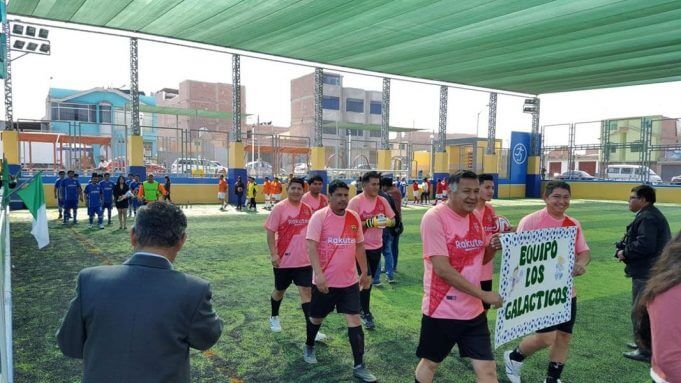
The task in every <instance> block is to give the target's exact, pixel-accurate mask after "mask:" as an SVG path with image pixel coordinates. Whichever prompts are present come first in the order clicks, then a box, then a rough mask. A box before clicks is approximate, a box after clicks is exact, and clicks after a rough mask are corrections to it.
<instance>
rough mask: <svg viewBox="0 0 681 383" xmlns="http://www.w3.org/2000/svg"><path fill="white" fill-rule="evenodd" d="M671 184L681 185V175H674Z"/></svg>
mask: <svg viewBox="0 0 681 383" xmlns="http://www.w3.org/2000/svg"><path fill="white" fill-rule="evenodd" d="M671 184H672V185H681V175H678V176H674V177H672V180H671Z"/></svg>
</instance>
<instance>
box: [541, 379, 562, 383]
mask: <svg viewBox="0 0 681 383" xmlns="http://www.w3.org/2000/svg"><path fill="white" fill-rule="evenodd" d="M548 381H549V380H548V379H544V383H547V382H548ZM550 383H563V381H562V380H560V379H556V380H553V381H551V382H550Z"/></svg>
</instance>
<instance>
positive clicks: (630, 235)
mask: <svg viewBox="0 0 681 383" xmlns="http://www.w3.org/2000/svg"><path fill="white" fill-rule="evenodd" d="M654 204H655V189H653V188H652V187H651V186H648V185H639V186H636V187H635V188H633V189H631V195H630V196H629V210H631V211H632V212H634V213H636V217H635V218H634V221H633V222H632V223H631V224H629V226H627V233H626V235H625V236H624V239H623V240H622V242H620V243H619V244H618V250H617V252H616V253H615V255H616V256H617V258H619V260H620V261H622V262H624V263H625V264H626V267H625V268H624V272H625V273H626V275H627V277H629V278H631V296H632V304H633V305H632V307H636V301H637V300H638V297H639V295H640V294H641V293H642V292H643V289H644V288H645V286H646V282H647V281H648V274H649V273H650V269H651V268H652V267H653V264H654V263H655V261H656V260H657V257H659V255H660V253H662V249H664V247H665V245H666V244H667V242H669V240H670V239H671V232H670V230H669V223H668V222H667V219H666V218H665V217H664V215H662V213H661V212H660V211H659V210H658V209H657V208H656V207H655V206H654ZM632 311H633V310H632ZM631 321H632V324H633V326H634V339H635V338H636V330H637V327H638V321H637V319H636V315H635V314H634V313H633V312H632V316H631ZM627 346H628V347H629V348H632V349H633V351H630V352H625V353H624V357H626V358H629V359H634V360H639V361H648V362H649V361H650V350H646V349H644V348H642V347H640V346H639V345H637V344H636V343H630V344H628V345H627Z"/></svg>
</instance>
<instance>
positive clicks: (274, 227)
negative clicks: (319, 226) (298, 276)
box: [264, 199, 312, 269]
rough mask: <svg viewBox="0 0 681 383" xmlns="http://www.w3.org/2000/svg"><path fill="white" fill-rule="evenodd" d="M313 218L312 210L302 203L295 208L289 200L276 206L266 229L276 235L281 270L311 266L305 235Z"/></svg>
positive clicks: (266, 224)
mask: <svg viewBox="0 0 681 383" xmlns="http://www.w3.org/2000/svg"><path fill="white" fill-rule="evenodd" d="M311 217H312V209H311V208H310V207H309V206H308V205H306V204H304V203H300V204H299V205H298V206H294V205H293V204H292V203H291V202H290V201H289V200H288V199H286V200H284V201H282V202H279V203H278V204H276V205H274V207H273V208H272V212H271V213H270V215H269V217H267V221H265V225H264V226H265V229H267V230H269V231H273V232H274V233H275V239H276V243H277V244H276V246H277V255H279V268H282V269H289V268H293V267H304V266H310V258H309V257H308V256H307V242H306V241H305V233H306V230H307V225H308V222H310V218H311Z"/></svg>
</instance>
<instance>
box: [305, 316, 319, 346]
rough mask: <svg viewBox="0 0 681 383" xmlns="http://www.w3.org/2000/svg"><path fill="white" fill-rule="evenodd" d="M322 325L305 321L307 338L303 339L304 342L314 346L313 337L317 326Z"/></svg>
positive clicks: (317, 330) (316, 331) (317, 329)
mask: <svg viewBox="0 0 681 383" xmlns="http://www.w3.org/2000/svg"><path fill="white" fill-rule="evenodd" d="M320 327H322V325H321V324H313V323H312V322H310V321H309V320H308V321H307V322H306V326H305V328H306V329H307V338H306V339H305V344H306V345H308V346H310V347H314V339H315V338H316V337H317V333H318V332H319V328H320Z"/></svg>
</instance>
